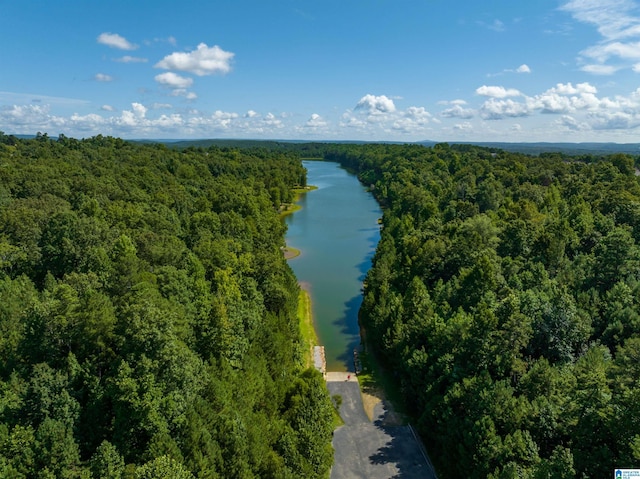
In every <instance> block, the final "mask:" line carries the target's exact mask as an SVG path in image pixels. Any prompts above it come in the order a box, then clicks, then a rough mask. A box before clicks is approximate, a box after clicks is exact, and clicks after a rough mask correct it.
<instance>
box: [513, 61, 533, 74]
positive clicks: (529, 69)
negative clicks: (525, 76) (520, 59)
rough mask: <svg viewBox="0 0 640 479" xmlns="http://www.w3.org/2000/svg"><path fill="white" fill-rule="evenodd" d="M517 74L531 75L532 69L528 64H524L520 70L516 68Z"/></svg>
mask: <svg viewBox="0 0 640 479" xmlns="http://www.w3.org/2000/svg"><path fill="white" fill-rule="evenodd" d="M516 73H531V68H529V65H527V64H526V63H523V64H522V65H520V66H519V67H518V68H516Z"/></svg>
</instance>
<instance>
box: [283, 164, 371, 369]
mask: <svg viewBox="0 0 640 479" xmlns="http://www.w3.org/2000/svg"><path fill="white" fill-rule="evenodd" d="M303 164H304V166H305V168H307V172H308V173H307V183H308V184H310V185H314V186H317V187H318V189H317V190H312V191H310V192H309V193H306V194H303V195H301V197H300V200H299V201H298V204H299V205H300V206H301V207H302V209H300V210H298V211H296V212H295V213H293V214H291V215H288V216H287V217H286V220H285V221H286V223H287V226H288V231H287V236H286V239H287V244H288V245H289V246H292V247H294V248H297V249H299V250H300V251H301V254H300V256H298V257H296V258H294V259H292V260H290V261H289V265H290V266H291V268H292V269H293V271H294V273H295V274H296V277H297V278H298V281H300V283H301V284H302V285H303V287H305V289H307V290H308V291H309V293H310V295H311V303H312V312H313V318H314V323H315V329H316V332H317V334H318V339H319V340H320V344H321V345H323V346H324V347H325V355H326V360H327V370H328V371H347V370H353V349H354V348H356V347H358V346H359V344H360V330H359V327H358V310H359V309H360V305H361V304H362V282H363V280H364V277H365V275H366V273H367V271H368V270H369V268H370V267H371V258H372V257H373V253H374V252H375V248H376V245H377V244H378V240H379V239H380V227H379V225H378V218H380V217H381V216H382V211H381V210H380V207H379V206H378V204H377V202H376V201H375V199H374V198H373V195H372V194H371V193H369V192H368V191H367V190H366V189H365V187H364V186H363V185H362V184H360V182H359V181H358V178H356V177H355V176H354V175H352V174H350V173H348V172H347V171H346V170H344V169H343V168H342V167H341V166H340V165H339V164H337V163H332V162H324V161H304V162H303Z"/></svg>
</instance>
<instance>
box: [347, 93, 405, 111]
mask: <svg viewBox="0 0 640 479" xmlns="http://www.w3.org/2000/svg"><path fill="white" fill-rule="evenodd" d="M355 109H356V110H365V111H367V112H368V113H369V114H371V115H375V114H380V113H393V112H394V111H396V106H395V105H394V103H393V100H392V99H391V98H388V97H387V96H385V95H380V96H375V95H371V94H367V95H365V96H363V97H362V98H360V101H358V103H357V104H356V107H355Z"/></svg>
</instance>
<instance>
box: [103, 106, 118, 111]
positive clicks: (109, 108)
mask: <svg viewBox="0 0 640 479" xmlns="http://www.w3.org/2000/svg"><path fill="white" fill-rule="evenodd" d="M100 109H101V110H102V111H115V108H114V107H112V106H111V105H102V106H101V107H100Z"/></svg>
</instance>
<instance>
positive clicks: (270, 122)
mask: <svg viewBox="0 0 640 479" xmlns="http://www.w3.org/2000/svg"><path fill="white" fill-rule="evenodd" d="M262 123H263V124H264V125H266V126H268V127H270V128H282V127H283V126H284V124H283V123H282V120H280V119H279V118H277V117H276V116H275V115H274V114H273V113H267V114H266V115H265V117H264V118H263V119H262Z"/></svg>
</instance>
